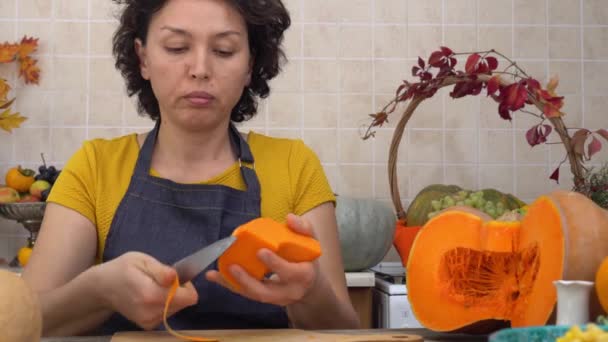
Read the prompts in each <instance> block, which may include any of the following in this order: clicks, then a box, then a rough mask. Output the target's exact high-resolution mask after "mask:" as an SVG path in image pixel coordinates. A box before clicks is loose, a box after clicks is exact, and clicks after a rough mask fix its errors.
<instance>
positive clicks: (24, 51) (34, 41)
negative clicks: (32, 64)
mask: <svg viewBox="0 0 608 342" xmlns="http://www.w3.org/2000/svg"><path fill="white" fill-rule="evenodd" d="M36 48H38V38H28V37H27V36H24V37H23V39H21V44H19V58H21V59H23V58H25V57H28V56H29V55H30V54H31V53H32V52H34V51H36Z"/></svg>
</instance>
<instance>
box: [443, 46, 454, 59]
mask: <svg viewBox="0 0 608 342" xmlns="http://www.w3.org/2000/svg"><path fill="white" fill-rule="evenodd" d="M441 52H443V55H444V56H446V57H449V56H451V55H453V54H454V51H452V49H450V48H449V47H445V46H442V47H441Z"/></svg>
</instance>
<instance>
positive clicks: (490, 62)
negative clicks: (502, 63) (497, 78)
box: [486, 56, 498, 71]
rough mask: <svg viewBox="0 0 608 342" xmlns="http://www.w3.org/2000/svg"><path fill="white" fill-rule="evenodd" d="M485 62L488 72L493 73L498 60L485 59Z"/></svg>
mask: <svg viewBox="0 0 608 342" xmlns="http://www.w3.org/2000/svg"><path fill="white" fill-rule="evenodd" d="M486 61H487V62H488V67H489V68H490V71H494V70H496V68H498V60H497V59H496V57H493V56H489V57H486Z"/></svg>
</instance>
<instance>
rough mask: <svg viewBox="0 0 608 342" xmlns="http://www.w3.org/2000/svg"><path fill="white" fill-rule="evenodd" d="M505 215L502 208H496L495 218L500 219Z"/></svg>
mask: <svg viewBox="0 0 608 342" xmlns="http://www.w3.org/2000/svg"><path fill="white" fill-rule="evenodd" d="M504 213H505V210H504V209H503V208H496V216H497V217H500V216H502V215H503V214H504Z"/></svg>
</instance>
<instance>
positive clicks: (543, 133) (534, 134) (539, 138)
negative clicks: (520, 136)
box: [526, 124, 553, 147]
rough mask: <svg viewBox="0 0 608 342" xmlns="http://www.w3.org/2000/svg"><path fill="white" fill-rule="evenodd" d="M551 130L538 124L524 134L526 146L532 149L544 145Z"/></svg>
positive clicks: (549, 127) (547, 126)
mask: <svg viewBox="0 0 608 342" xmlns="http://www.w3.org/2000/svg"><path fill="white" fill-rule="evenodd" d="M552 130H553V129H552V128H551V126H549V125H541V124H538V125H536V126H534V127H532V128H530V129H529V130H528V132H526V140H528V144H530V146H532V147H534V146H536V145H539V144H542V143H545V142H547V137H548V136H549V134H551V131H552Z"/></svg>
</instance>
